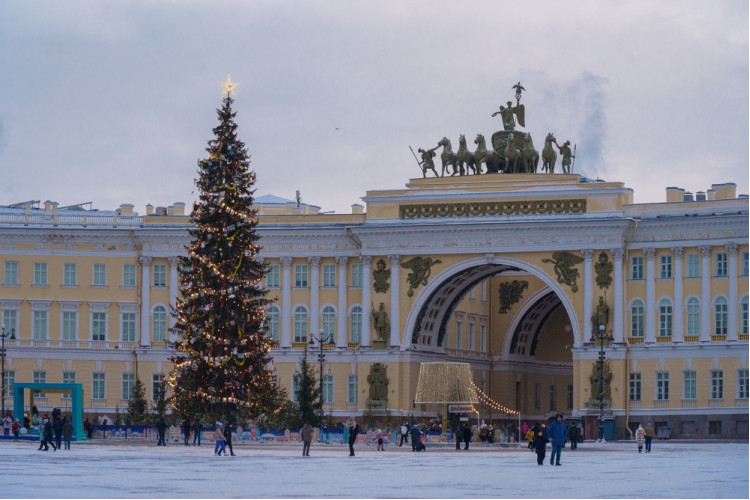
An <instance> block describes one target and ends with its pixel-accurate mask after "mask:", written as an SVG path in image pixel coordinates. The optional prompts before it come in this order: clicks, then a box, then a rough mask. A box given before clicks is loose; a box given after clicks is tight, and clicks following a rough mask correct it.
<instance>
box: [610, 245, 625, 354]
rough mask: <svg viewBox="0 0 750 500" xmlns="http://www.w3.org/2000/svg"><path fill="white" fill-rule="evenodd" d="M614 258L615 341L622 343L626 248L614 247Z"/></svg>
mask: <svg viewBox="0 0 750 500" xmlns="http://www.w3.org/2000/svg"><path fill="white" fill-rule="evenodd" d="M612 260H614V271H615V281H614V285H613V286H614V298H613V299H612V300H613V303H612V309H613V321H614V327H613V330H614V336H615V340H614V341H615V343H618V344H620V343H622V342H624V341H625V340H624V339H625V333H624V332H625V321H624V317H625V316H624V312H625V304H623V301H622V300H623V287H624V286H625V283H624V282H623V279H622V266H623V261H624V260H625V249H624V248H614V249H612Z"/></svg>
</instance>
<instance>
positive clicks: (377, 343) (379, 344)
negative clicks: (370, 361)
mask: <svg viewBox="0 0 750 500" xmlns="http://www.w3.org/2000/svg"><path fill="white" fill-rule="evenodd" d="M385 348H386V341H385V339H375V340H373V341H372V349H373V351H384V350H385Z"/></svg>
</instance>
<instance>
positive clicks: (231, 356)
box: [168, 77, 279, 421]
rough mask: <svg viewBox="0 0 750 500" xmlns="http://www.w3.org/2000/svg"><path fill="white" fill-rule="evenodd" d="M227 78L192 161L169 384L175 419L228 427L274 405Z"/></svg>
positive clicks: (253, 238)
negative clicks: (214, 120) (202, 150)
mask: <svg viewBox="0 0 750 500" xmlns="http://www.w3.org/2000/svg"><path fill="white" fill-rule="evenodd" d="M236 85H237V84H234V83H232V81H231V78H229V77H227V82H226V83H222V86H223V87H224V93H225V94H226V96H225V97H224V99H223V106H222V108H221V109H219V110H217V112H218V117H219V125H218V126H217V127H216V128H214V129H213V133H214V136H215V138H214V139H212V140H210V141H209V142H208V148H206V150H207V151H208V157H207V158H205V159H203V160H200V161H199V162H198V167H199V168H198V178H197V179H196V181H195V183H196V185H197V186H198V189H199V191H200V193H199V200H198V201H197V202H196V203H195V204H194V205H193V211H192V213H191V221H192V223H193V227H192V229H191V230H190V236H191V237H192V242H191V244H190V245H189V247H188V249H187V250H188V255H187V257H183V258H182V263H181V264H182V265H181V270H180V283H181V287H180V291H181V293H182V296H181V297H180V298H179V299H178V300H177V305H176V307H175V315H176V322H175V325H174V331H175V332H176V333H177V334H178V335H179V341H178V343H177V344H176V351H177V353H176V355H175V356H174V357H173V358H172V361H173V363H174V370H173V371H172V373H171V375H170V377H169V379H168V383H169V385H170V386H171V388H172V390H173V394H172V398H171V399H172V403H173V404H174V406H175V408H176V410H177V411H178V413H180V414H184V415H190V416H191V417H192V416H195V415H200V416H202V417H203V418H204V419H205V418H207V417H209V418H218V419H221V420H222V421H234V420H235V418H236V416H237V414H238V412H239V411H243V412H247V411H249V414H250V415H253V414H257V413H258V412H261V411H266V412H268V411H269V410H270V411H274V410H277V408H276V409H273V408H271V409H269V408H264V406H266V405H268V404H273V403H275V402H276V401H278V400H279V398H277V397H276V396H275V392H276V385H275V383H274V380H273V377H274V374H273V372H272V370H271V369H269V364H270V361H271V358H270V356H269V352H270V350H271V342H270V340H269V339H268V338H267V337H266V323H265V318H266V316H265V307H266V306H267V304H268V300H267V299H266V298H265V294H266V291H265V290H264V289H263V288H262V279H263V276H264V274H265V267H264V266H263V264H262V263H261V262H260V261H259V260H258V258H257V255H258V252H259V251H260V249H261V246H260V245H259V244H258V240H259V236H258V234H257V232H256V225H257V223H258V220H257V216H256V212H255V210H254V209H253V207H252V203H253V194H254V189H253V186H254V184H255V173H254V172H251V171H250V170H249V165H250V162H249V157H248V154H247V150H246V149H245V145H244V143H243V142H242V141H240V140H239V139H238V138H237V134H236V130H237V124H236V123H235V121H234V117H235V115H236V113H234V112H233V111H232V103H233V102H234V100H233V99H232V96H233V95H234V87H235V86H236Z"/></svg>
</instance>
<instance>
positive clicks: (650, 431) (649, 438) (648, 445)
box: [643, 422, 654, 453]
mask: <svg viewBox="0 0 750 500" xmlns="http://www.w3.org/2000/svg"><path fill="white" fill-rule="evenodd" d="M643 430H644V431H645V433H646V436H645V438H646V453H651V441H652V440H653V439H654V428H653V427H651V422H647V423H646V427H644V428H643Z"/></svg>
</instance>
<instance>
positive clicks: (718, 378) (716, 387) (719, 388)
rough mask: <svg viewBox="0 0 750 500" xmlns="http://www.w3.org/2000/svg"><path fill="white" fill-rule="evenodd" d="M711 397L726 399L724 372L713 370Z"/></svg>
mask: <svg viewBox="0 0 750 500" xmlns="http://www.w3.org/2000/svg"><path fill="white" fill-rule="evenodd" d="M711 399H724V372H723V371H722V370H711Z"/></svg>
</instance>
